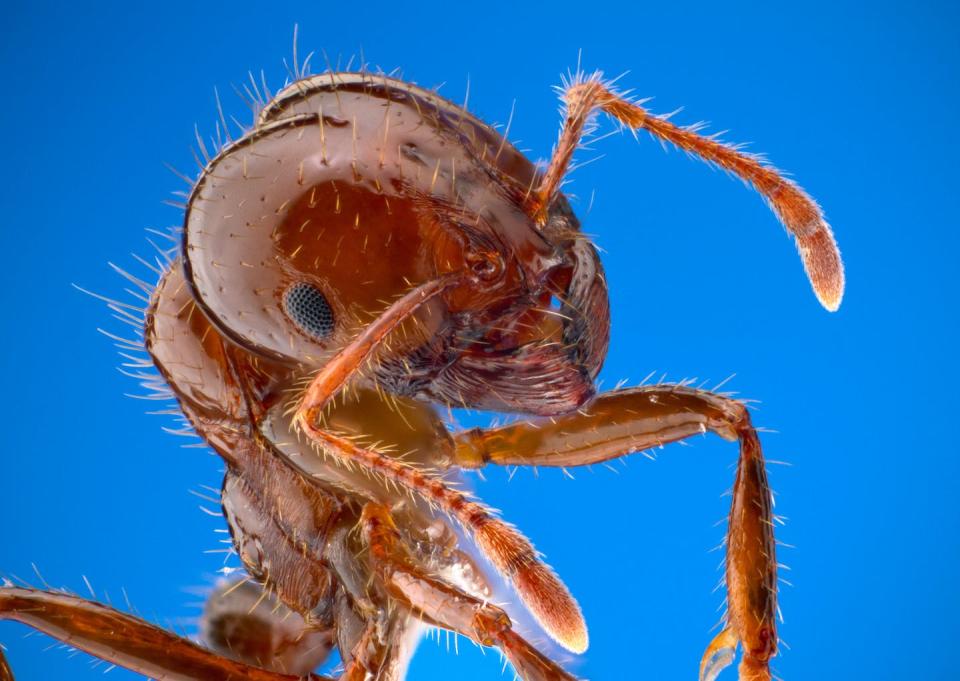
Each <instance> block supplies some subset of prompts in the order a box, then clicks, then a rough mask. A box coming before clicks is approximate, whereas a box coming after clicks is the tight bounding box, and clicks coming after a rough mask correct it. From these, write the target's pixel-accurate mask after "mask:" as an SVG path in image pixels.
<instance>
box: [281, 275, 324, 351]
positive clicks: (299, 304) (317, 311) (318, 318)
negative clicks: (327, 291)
mask: <svg viewBox="0 0 960 681" xmlns="http://www.w3.org/2000/svg"><path fill="white" fill-rule="evenodd" d="M283 311H284V312H286V313H287V316H288V317H290V319H291V320H292V321H293V323H294V324H296V325H297V328H299V329H300V330H301V331H303V332H304V333H305V334H307V335H309V336H312V337H313V338H316V339H317V340H324V339H326V338H328V337H329V336H330V334H331V333H333V309H332V308H331V307H330V303H328V302H327V299H326V297H325V296H324V295H323V292H322V291H320V289H318V288H317V287H316V286H313V285H312V284H308V283H306V282H302V281H301V282H297V283H296V284H291V285H290V286H289V287H288V288H287V290H286V291H285V292H284V294H283Z"/></svg>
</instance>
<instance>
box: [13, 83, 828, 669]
mask: <svg viewBox="0 0 960 681" xmlns="http://www.w3.org/2000/svg"><path fill="white" fill-rule="evenodd" d="M562 98H563V102H564V105H565V114H564V120H563V124H562V129H561V133H560V137H559V141H558V143H557V145H556V147H555V149H554V151H553V154H552V158H551V160H550V162H549V165H547V166H546V168H545V170H541V169H539V168H538V167H537V166H535V165H534V164H533V163H531V162H530V161H529V160H528V159H527V158H526V157H525V156H524V155H523V154H521V153H520V152H519V151H517V150H516V149H515V148H514V147H513V146H512V145H511V144H510V143H509V142H508V141H507V140H506V138H505V137H504V136H503V135H501V134H500V133H498V132H497V131H496V130H494V128H492V127H491V126H489V125H487V124H485V123H483V122H482V121H480V120H478V119H477V118H475V117H474V116H472V115H471V114H469V113H468V112H467V111H466V110H465V109H464V108H462V107H460V106H457V105H455V104H452V103H451V102H448V101H446V100H444V99H442V98H441V97H439V96H438V95H437V94H435V93H433V92H429V91H426V90H424V89H422V88H420V87H417V86H416V85H413V84H411V83H408V82H404V81H402V80H399V79H395V78H392V77H388V76H383V75H373V74H370V73H365V72H364V73H341V72H329V73H326V74H323V75H318V76H311V77H301V74H299V73H297V78H296V80H295V82H293V83H291V84H290V85H288V86H287V87H285V88H284V89H283V90H282V91H280V92H279V93H278V94H276V95H275V96H273V97H272V98H270V99H269V101H261V102H260V107H259V113H258V114H257V117H256V122H255V125H254V126H253V127H252V128H251V129H249V130H248V131H246V132H245V134H243V136H242V137H240V138H239V139H237V140H233V141H230V142H229V143H228V144H226V145H225V146H224V148H222V149H221V150H220V151H219V153H217V154H216V156H215V157H214V158H212V159H209V160H208V161H207V163H206V165H205V167H204V169H203V171H202V172H201V174H200V176H199V178H198V179H196V181H195V182H193V185H192V191H191V192H190V194H189V197H188V200H187V203H186V214H185V218H184V223H183V229H182V232H181V233H180V235H179V236H178V243H177V245H176V247H175V248H174V249H173V250H172V251H171V254H170V258H169V263H168V267H167V268H166V270H165V271H163V272H162V273H161V276H160V280H159V282H158V283H157V284H156V286H151V285H148V284H145V283H143V282H140V281H139V280H135V281H136V282H138V286H140V287H141V288H143V290H144V292H145V295H148V296H149V305H148V307H147V309H146V315H145V323H144V338H145V347H146V350H147V351H148V352H149V355H150V358H151V360H152V364H153V365H155V366H156V368H157V369H158V370H159V372H160V374H161V376H162V378H163V379H164V381H165V382H166V383H167V384H168V385H169V388H170V390H171V391H172V394H173V395H174V396H175V397H176V400H177V402H178V403H179V407H180V409H181V410H182V412H183V414H184V415H185V416H186V418H187V419H188V421H189V423H190V425H191V426H192V427H193V429H194V430H195V431H196V433H197V434H199V435H200V436H201V437H202V438H203V440H205V442H206V443H207V444H208V445H209V446H210V447H211V448H212V449H213V450H215V451H216V453H217V454H218V455H219V456H220V457H222V458H223V460H224V462H225V464H226V473H225V477H224V480H223V487H222V493H221V503H222V508H223V514H224V516H225V517H226V520H227V524H228V526H229V530H230V533H231V537H232V542H233V547H234V549H235V550H236V552H237V554H238V555H239V557H240V560H241V561H242V563H243V566H244V568H245V571H246V576H245V577H244V578H243V579H239V580H235V581H233V582H228V583H226V584H224V585H222V586H220V587H218V589H217V590H216V591H215V592H214V593H213V595H212V596H211V597H210V599H209V601H208V605H207V607H206V612H205V615H204V620H203V627H202V628H203V632H202V633H203V639H204V641H205V643H206V645H205V646H201V645H198V644H197V643H194V642H192V641H190V640H187V639H184V638H182V637H179V636H176V635H174V634H172V633H169V632H167V631H165V630H163V629H160V628H158V627H156V626H154V625H152V624H150V623H147V622H145V621H143V620H141V619H139V618H136V617H134V616H132V615H128V614H125V613H121V612H119V611H117V610H114V609H113V608H110V607H108V606H106V605H103V604H100V603H97V602H94V601H89V600H84V599H81V598H79V597H76V596H73V595H70V594H67V593H63V592H57V591H49V590H48V591H44V590H36V589H31V588H26V587H23V588H21V587H16V586H13V585H11V584H9V583H8V584H6V585H4V586H2V587H0V618H4V619H13V620H17V621H20V622H23V623H24V624H27V625H29V626H32V627H35V628H37V629H39V630H41V631H44V632H46V633H47V634H50V635H51V636H54V637H57V638H59V639H61V640H64V641H69V643H70V644H71V645H72V646H75V647H76V648H79V649H82V650H85V651H87V652H89V653H91V654H92V655H95V656H97V657H100V658H103V659H105V660H108V661H110V662H112V663H114V664H116V665H120V666H123V667H126V668H128V669H131V670H135V671H137V672H140V673H143V674H145V675H147V676H150V677H153V678H157V679H204V680H220V681H226V680H227V679H238V678H245V679H253V680H263V681H281V680H283V679H294V678H309V679H314V680H317V679H321V678H324V677H320V676H318V675H316V674H314V673H313V671H312V670H313V669H315V668H316V667H317V666H318V665H319V664H320V663H321V662H322V661H323V660H324V659H325V658H326V657H327V655H328V653H329V652H330V651H331V650H333V649H334V648H337V649H338V650H339V653H340V655H341V657H342V660H343V671H342V674H341V675H340V676H339V678H340V679H342V680H347V681H353V680H357V681H359V680H361V679H381V680H395V681H399V680H401V679H402V678H404V676H405V670H406V665H407V662H408V660H409V657H410V655H411V654H412V650H413V646H414V644H415V641H416V639H417V637H418V636H419V633H420V631H421V627H422V625H423V624H427V625H430V626H433V627H438V628H442V629H446V630H449V631H453V632H456V633H459V634H462V635H464V636H467V637H468V638H470V639H471V640H473V641H475V642H476V643H478V644H480V645H483V646H495V647H497V648H498V649H499V650H500V651H501V652H502V653H503V654H504V655H505V656H506V658H508V659H509V661H510V662H511V663H512V665H513V667H514V668H515V670H516V672H517V674H518V675H519V676H520V677H521V678H523V679H524V680H525V681H548V680H571V679H573V678H574V677H573V676H571V674H570V673H568V672H567V671H565V670H564V669H563V668H562V667H561V666H560V665H559V664H557V663H555V662H554V661H552V660H551V659H550V658H548V657H547V656H546V655H544V654H543V653H542V652H540V651H539V650H538V649H537V648H536V647H534V646H533V645H532V644H531V643H530V642H528V641H527V640H526V639H525V638H523V637H522V636H521V635H520V634H518V633H517V631H516V630H515V629H514V627H513V624H512V622H511V619H510V617H509V616H508V615H507V613H506V612H505V611H504V610H502V609H501V608H499V607H497V606H496V605H493V604H492V603H491V602H490V598H491V595H492V587H491V582H490V581H489V579H488V577H487V574H486V571H487V568H486V567H482V566H481V565H480V564H478V563H477V562H475V561H474V560H473V558H472V557H471V554H470V552H469V550H468V549H467V548H466V544H465V543H466V542H468V541H472V544H473V546H475V547H476V549H477V550H478V551H479V553H480V554H482V556H483V557H484V558H485V559H486V561H487V562H488V563H489V564H490V565H492V567H493V569H494V570H495V571H496V573H498V574H499V575H500V576H502V577H504V578H505V579H506V580H508V581H509V582H510V584H511V585H512V587H513V589H514V590H515V591H516V593H517V595H518V596H519V597H520V599H521V601H522V602H523V604H524V606H525V607H526V608H527V610H529V612H530V613H532V615H533V616H534V617H535V619H536V620H537V622H538V623H539V624H540V626H541V627H542V628H543V630H544V631H545V632H546V633H547V634H549V635H550V636H551V637H552V638H553V639H554V640H555V641H556V642H557V643H558V644H559V645H561V646H563V647H564V648H566V649H567V650H570V651H573V652H576V653H580V652H583V651H584V650H586V648H587V644H588V636H587V628H586V624H585V622H584V618H583V616H582V614H581V611H580V608H579V606H578V604H577V602H576V600H574V598H573V596H572V595H571V594H570V592H569V591H568V589H567V588H566V587H565V586H564V584H563V582H562V581H561V580H560V579H559V578H558V577H557V575H556V574H555V573H554V572H553V571H552V570H551V569H550V568H549V567H548V566H547V565H546V564H545V563H544V562H543V561H542V560H541V557H540V555H539V554H538V552H537V551H536V549H535V548H534V546H533V544H532V543H531V542H530V541H529V540H528V539H527V538H526V537H525V536H524V535H523V534H521V532H520V531H519V530H518V529H516V528H515V527H513V526H511V525H509V524H507V523H506V522H504V521H503V520H501V519H500V518H499V517H498V516H497V515H496V514H495V513H494V512H492V511H491V510H490V509H489V508H487V507H486V506H485V505H484V504H483V503H481V502H480V501H479V500H477V499H475V498H473V497H472V496H471V495H470V494H469V493H467V492H465V491H463V490H462V489H460V488H459V487H458V486H457V472H458V471H460V470H464V469H477V468H481V467H484V466H565V467H570V466H583V465H589V464H594V463H598V462H603V461H607V460H609V459H612V458H615V457H619V456H622V455H624V454H628V453H632V452H638V451H642V450H644V449H646V448H649V447H652V446H655V445H661V444H664V443H668V442H676V441H679V440H682V439H684V438H687V437H690V436H692V435H694V434H699V433H702V432H706V431H711V432H713V433H715V434H717V435H719V436H720V437H722V438H724V439H727V440H730V441H739V445H740V458H739V463H738V466H737V472H736V481H735V482H734V487H733V501H732V507H731V510H730V517H729V528H728V536H727V542H726V545H727V557H726V586H727V594H728V605H729V610H728V613H727V616H726V618H725V626H724V628H723V630H722V631H721V632H720V633H719V634H718V635H717V636H716V638H714V639H713V641H712V642H710V643H709V645H708V647H707V649H706V652H705V654H704V656H703V659H702V661H701V666H700V678H701V680H702V681H710V680H712V679H714V678H715V677H716V676H717V675H718V674H719V672H720V670H721V669H723V668H724V667H725V666H727V665H728V664H730V663H731V662H732V660H733V658H734V655H735V651H736V649H737V647H738V646H740V647H741V648H742V655H741V661H740V665H739V673H740V679H741V680H742V681H746V680H748V679H749V680H762V679H770V678H771V674H770V671H769V661H770V659H771V658H772V657H773V656H774V655H775V654H776V652H777V645H778V638H777V627H776V621H775V619H776V612H777V606H776V599H777V590H776V584H777V562H776V556H775V543H774V535H773V515H772V501H771V492H770V489H769V487H768V483H767V477H766V472H765V465H764V459H763V455H762V452H761V446H760V440H759V438H758V436H757V433H756V431H755V430H754V428H753V426H752V425H751V421H750V415H749V413H748V411H747V409H746V407H745V406H744V404H743V403H741V402H739V401H737V400H734V399H732V398H730V397H727V396H724V395H721V394H717V393H713V392H708V391H704V390H701V389H694V388H691V387H688V386H685V385H647V386H642V387H632V388H618V389H615V390H612V391H609V392H604V393H600V394H598V393H597V389H596V387H595V379H596V377H597V374H598V372H599V370H600V367H601V364H602V363H603V360H604V357H605V355H606V352H607V346H608V341H609V336H610V323H609V302H608V294H607V285H606V282H605V279H604V274H603V268H602V266H601V262H600V259H599V256H598V253H597V251H596V249H595V248H594V246H593V244H591V242H590V240H589V238H588V237H587V236H586V235H585V234H584V233H583V232H581V230H580V224H579V221H578V220H577V218H576V216H575V215H574V214H573V212H572V210H571V208H570V205H569V203H568V201H567V198H566V197H565V196H564V194H563V193H562V192H561V191H560V187H561V183H562V181H563V179H564V176H565V174H566V173H567V170H568V167H569V164H570V162H571V159H572V157H573V154H574V151H575V150H576V149H577V147H578V145H579V144H580V141H581V138H582V137H583V136H584V134H585V130H587V129H589V127H590V125H591V122H592V120H593V116H594V115H595V114H596V112H603V113H605V114H607V115H609V116H611V117H613V118H614V119H615V120H616V121H618V122H619V123H620V124H621V125H622V126H625V127H627V128H629V129H630V130H633V131H637V130H646V131H647V132H649V133H650V134H652V135H653V136H654V137H656V138H658V139H660V140H662V141H665V142H668V143H670V144H672V145H675V146H677V147H679V148H680V149H682V150H684V151H686V152H689V153H690V154H693V155H695V156H698V157H700V158H702V159H704V160H705V161H707V162H709V163H712V164H714V165H716V166H719V167H721V168H723V169H724V170H726V171H728V172H730V173H732V174H734V175H736V176H738V177H740V178H742V179H743V180H744V181H745V182H747V183H748V184H750V185H752V186H753V187H754V188H755V189H756V190H757V191H758V192H759V193H760V194H761V195H762V196H763V197H764V198H765V199H766V200H767V202H768V203H769V205H770V207H771V208H772V210H773V211H774V213H775V214H776V215H777V217H778V218H779V219H780V221H781V222H782V223H783V224H784V226H785V227H786V229H787V230H788V231H789V232H790V233H791V234H792V235H793V236H794V237H795V238H796V242H797V245H798V247H799V251H800V255H801V258H802V260H803V264H804V266H805V268H806V272H807V275H808V277H809V279H810V281H811V283H812V286H813V290H814V292H815V294H816V295H817V297H818V298H819V300H820V302H821V303H822V304H823V306H824V307H826V308H827V309H828V310H836V309H837V308H838V306H839V304H840V300H841V297H842V294H843V286H844V277H843V266H842V263H841V260H840V255H839V252H838V250H837V247H836V243H835V241H834V238H833V235H832V232H831V230H830V227H829V226H828V225H827V223H826V222H825V220H824V218H823V215H822V213H821V211H820V209H819V207H818V206H817V204H816V203H815V202H814V201H813V200H812V199H811V198H810V197H809V196H808V195H807V194H806V193H805V192H804V191H803V190H802V189H801V188H800V187H798V186H797V185H796V184H794V183H793V182H791V181H790V180H788V179H786V178H784V177H783V176H782V175H781V174H779V173H778V172H777V171H776V170H775V169H773V168H772V167H770V166H769V165H768V164H766V163H765V162H764V161H762V160H761V159H760V158H758V157H756V156H752V155H749V154H746V153H743V152H741V151H740V150H738V149H737V148H736V147H733V146H729V145H726V144H723V143H721V142H719V141H717V140H716V139H714V138H711V137H706V136H702V135H701V134H699V133H698V132H697V130H696V129H695V128H683V127H678V126H676V125H674V124H673V123H671V122H669V121H668V120H667V119H666V118H664V117H659V116H656V115H653V114H651V113H649V112H648V111H647V110H646V109H644V108H643V107H642V106H641V103H639V102H635V101H632V100H630V99H628V98H627V97H625V96H623V95H621V94H618V92H617V91H616V90H615V89H614V87H613V84H612V83H610V82H607V81H605V80H604V79H603V78H602V75H601V74H600V73H594V74H592V75H584V74H578V75H577V76H575V77H573V78H571V79H569V80H567V81H565V82H564V85H563V89H562ZM437 407H441V408H443V407H467V408H471V409H480V410H491V411H496V412H509V413H515V414H520V415H523V416H524V417H526V418H527V420H524V421H519V422H516V423H512V424H509V425H503V426H499V427H493V428H489V429H479V428H474V429H470V430H466V431H462V432H454V433H451V432H449V431H448V429H447V427H446V426H445V425H444V422H443V421H442V420H441V418H440V417H439V416H438V411H437ZM12 678H13V675H12V672H11V670H10V669H9V667H8V665H7V664H6V662H5V661H4V660H3V658H2V653H0V679H2V680H4V681H6V680H9V679H12Z"/></svg>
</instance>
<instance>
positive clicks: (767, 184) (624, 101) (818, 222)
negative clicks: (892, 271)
mask: <svg viewBox="0 0 960 681" xmlns="http://www.w3.org/2000/svg"><path fill="white" fill-rule="evenodd" d="M563 100H564V103H565V105H566V117H565V120H564V124H563V129H562V130H561V132H560V140H559V141H558V142H557V146H556V148H555V149H554V152H553V158H552V159H551V160H550V165H549V167H548V168H547V171H546V173H545V174H544V176H543V179H542V180H541V182H540V185H539V186H538V187H537V188H536V190H535V191H534V192H533V193H532V195H531V197H530V200H529V203H530V205H529V206H528V207H527V210H528V212H529V213H530V214H531V215H532V216H533V217H534V218H535V219H536V220H537V221H538V222H540V223H541V224H543V222H544V221H545V220H546V215H547V211H548V210H549V208H550V204H551V203H552V201H553V199H554V198H555V197H556V195H557V192H558V191H559V188H560V183H561V182H562V180H563V177H564V175H565V174H566V172H567V168H568V166H569V165H570V160H571V159H572V158H573V152H574V151H575V150H576V148H577V147H578V146H579V144H580V140H581V138H582V137H583V133H584V128H585V127H586V126H587V125H588V122H589V120H590V115H591V114H592V113H593V112H594V111H596V110H598V109H599V110H601V111H604V112H606V113H607V114H609V115H610V116H613V117H614V118H615V119H617V121H619V122H620V123H622V124H623V125H625V126H627V127H629V128H631V129H633V130H646V131H647V132H649V133H650V134H651V135H653V136H654V137H656V138H658V139H660V140H662V141H665V142H670V143H671V144H673V145H675V146H677V147H678V148H680V149H683V150H684V151H686V152H688V153H690V154H693V155H695V156H699V157H700V158H702V159H703V160H704V161H706V162H708V163H712V164H714V165H716V166H718V167H720V168H722V169H724V170H726V171H727V172H730V173H733V174H734V175H736V176H737V177H739V178H740V179H742V180H743V181H744V182H747V183H749V184H751V185H753V187H754V188H755V189H756V190H757V191H758V192H760V194H761V195H763V197H764V198H765V199H766V200H767V201H768V202H769V204H770V207H771V208H772V209H773V211H774V213H776V215H777V217H778V218H779V219H780V221H781V222H782V223H783V226H784V227H786V228H787V231H789V232H790V233H791V234H793V236H794V237H796V240H797V247H798V248H799V250H800V257H801V259H802V260H803V265H804V268H805V269H806V271H807V276H808V278H809V279H810V283H811V284H812V286H813V290H814V293H816V295H817V298H818V299H819V300H820V303H821V304H822V305H823V306H824V307H825V308H827V309H828V310H831V311H834V310H836V309H837V308H838V307H840V300H841V298H843V287H844V276H843V263H842V261H841V260H840V251H839V250H838V249H837V243H836V241H835V240H834V238H833V232H832V231H831V230H830V225H828V224H827V222H826V220H825V219H824V217H823V212H822V211H821V210H820V207H819V206H818V205H817V203H816V202H815V201H814V200H813V199H811V198H810V197H809V196H808V195H807V193H806V192H804V191H803V189H801V188H800V187H799V186H797V185H796V184H795V183H794V182H792V181H790V180H788V179H787V178H785V177H784V176H783V175H782V174H781V173H779V172H777V170H776V169H775V168H773V167H771V166H770V165H769V164H768V163H766V162H765V161H764V160H763V159H762V157H759V156H757V155H756V154H747V153H744V152H742V151H740V150H739V149H738V148H737V146H736V145H729V144H724V143H722V142H719V141H717V140H716V139H715V138H713V137H709V136H704V135H700V134H698V132H697V126H690V127H686V128H681V127H679V126H676V125H674V124H673V123H671V122H669V121H668V120H667V118H666V117H662V116H655V115H653V114H651V113H650V112H648V111H647V110H646V109H644V108H643V107H641V106H640V105H639V103H637V102H633V101H631V100H629V99H628V98H626V97H624V96H622V95H619V94H618V93H616V92H615V91H614V90H613V89H612V88H611V83H607V82H604V81H603V80H602V74H600V73H594V74H593V75H591V76H583V75H582V74H578V75H577V77H576V78H575V79H574V80H573V82H572V83H569V84H568V85H567V87H566V88H565V90H564V93H563Z"/></svg>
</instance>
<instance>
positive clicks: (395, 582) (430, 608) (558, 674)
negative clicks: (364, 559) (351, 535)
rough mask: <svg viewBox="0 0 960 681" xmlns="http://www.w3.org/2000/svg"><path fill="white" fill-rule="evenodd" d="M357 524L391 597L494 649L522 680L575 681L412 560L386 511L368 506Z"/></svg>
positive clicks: (484, 608) (485, 608) (496, 615)
mask: <svg viewBox="0 0 960 681" xmlns="http://www.w3.org/2000/svg"><path fill="white" fill-rule="evenodd" d="M361 523H362V526H363V537H364V541H365V542H366V544H367V546H368V548H369V552H370V558H369V560H370V563H371V568H372V569H373V571H374V574H375V575H376V576H377V578H378V579H379V580H380V582H381V583H382V585H383V587H384V589H385V590H386V591H387V593H388V594H389V596H390V597H392V598H393V599H395V600H397V601H399V602H400V603H402V604H403V605H404V606H406V607H407V608H409V609H410V610H411V611H412V612H413V613H414V614H416V615H417V616H419V617H420V618H421V619H423V620H424V621H426V622H429V623H430V624H433V625H435V626H438V627H442V628H444V629H449V630H450V631H454V632H457V633H459V634H463V635H464V636H467V637H468V638H470V639H471V640H473V641H475V642H476V643H478V644H480V645H484V646H496V647H498V648H499V649H500V650H501V651H503V654H504V655H506V657H507V658H508V659H509V660H510V662H511V664H513V666H514V668H515V669H516V670H517V673H518V674H519V675H520V676H521V677H522V678H523V679H524V681H575V680H574V677H573V676H571V675H570V674H568V673H567V672H565V671H564V670H563V669H562V668H560V667H559V666H558V665H557V664H556V663H554V662H553V661H551V660H550V659H549V658H547V657H546V656H545V655H543V654H542V653H540V652H539V651H538V650H537V649H536V648H534V647H533V646H532V645H530V644H529V643H528V642H527V641H526V640H524V639H523V638H522V637H520V636H519V635H518V634H517V633H516V632H515V631H514V630H513V628H512V623H511V622H510V618H509V617H508V616H507V614H506V613H505V612H504V611H503V610H501V609H500V608H498V607H496V606H494V605H490V604H489V603H486V602H484V601H482V600H480V599H478V598H475V597H473V596H471V595H469V594H467V593H465V592H464V591H462V590H460V589H458V588H457V587H455V586H453V585H452V584H449V583H447V582H446V581H444V580H442V579H440V578H438V577H435V576H433V575H431V574H430V573H429V572H428V571H427V570H426V569H425V568H424V567H423V566H422V565H421V564H420V563H419V562H418V561H417V560H416V559H415V558H414V557H413V556H412V555H411V553H410V551H409V550H408V548H407V547H406V545H405V543H404V542H403V539H402V538H401V536H400V533H399V532H398V530H397V527H396V525H395V524H394V522H393V518H392V517H391V515H390V512H389V510H388V509H387V508H386V507H385V506H383V505H380V504H374V503H369V504H367V505H366V506H365V507H364V509H363V515H362V519H361Z"/></svg>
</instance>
